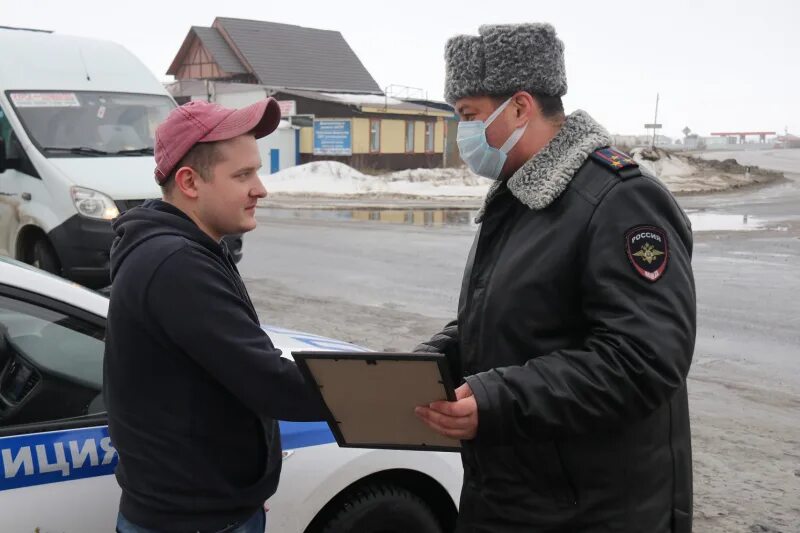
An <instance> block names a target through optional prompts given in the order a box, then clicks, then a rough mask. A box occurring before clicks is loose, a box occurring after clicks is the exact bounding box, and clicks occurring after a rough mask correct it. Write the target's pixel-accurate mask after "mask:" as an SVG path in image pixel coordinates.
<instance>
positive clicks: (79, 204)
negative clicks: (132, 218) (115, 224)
mask: <svg viewBox="0 0 800 533" xmlns="http://www.w3.org/2000/svg"><path fill="white" fill-rule="evenodd" d="M72 202H73V203H74V204H75V209H77V210H78V213H80V214H81V215H83V216H85V217H89V218H96V219H99V220H113V219H115V218H117V217H118V216H119V209H117V206H116V204H114V200H112V199H111V198H109V197H108V196H106V195H105V194H103V193H101V192H97V191H93V190H91V189H84V188H83V187H73V188H72Z"/></svg>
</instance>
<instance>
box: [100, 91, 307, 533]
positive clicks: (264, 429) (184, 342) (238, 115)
mask: <svg viewBox="0 0 800 533" xmlns="http://www.w3.org/2000/svg"><path fill="white" fill-rule="evenodd" d="M279 121H280V110H279V107H278V104H277V102H276V101H275V100H273V99H268V100H264V101H261V102H258V103H256V104H253V105H251V106H249V107H246V108H244V109H240V110H233V109H227V108H224V107H221V106H219V105H216V104H210V103H207V102H190V103H188V104H186V105H183V106H181V107H178V108H177V109H175V110H174V111H172V112H171V113H170V114H169V116H168V117H167V119H166V120H165V121H164V122H163V123H162V124H161V125H160V126H159V127H158V129H157V131H156V148H155V158H156V164H157V167H156V170H155V176H156V180H157V181H158V183H159V185H161V187H162V190H163V200H152V201H149V202H146V203H145V204H144V205H142V206H141V207H137V208H134V209H131V210H130V211H128V212H126V213H125V214H123V215H122V216H121V217H120V218H119V219H118V220H116V221H115V222H114V229H115V231H116V233H117V237H116V239H115V240H114V244H113V246H112V250H111V276H112V290H111V302H110V306H109V313H108V332H107V341H106V355H105V399H106V407H107V409H108V419H109V424H108V425H109V432H110V435H111V439H112V442H113V443H114V446H115V447H116V449H117V452H118V453H119V465H118V466H117V470H116V475H117V480H118V481H119V484H120V486H121V487H122V498H121V501H120V514H119V520H118V524H117V531H119V532H121V533H129V532H130V533H133V532H136V533H140V532H147V533H154V532H189V531H191V532H213V531H226V532H236V533H251V532H258V533H262V532H263V531H264V527H265V511H264V502H265V501H266V500H267V498H269V497H270V496H271V495H272V494H273V493H274V492H275V490H276V488H277V486H278V478H279V476H280V470H281V442H280V433H279V430H278V424H277V422H276V421H275V420H276V419H282V420H299V421H302V420H321V419H322V415H321V406H320V405H318V403H317V401H315V400H314V398H313V396H312V394H311V391H310V390H309V387H308V386H307V385H306V384H305V382H304V381H303V378H302V377H301V375H300V373H299V371H298V370H297V368H296V366H295V365H294V363H293V362H291V361H289V360H287V359H284V358H282V357H281V352H280V350H278V349H276V348H275V347H274V346H273V345H272V342H271V341H270V338H269V337H268V336H267V334H266V333H265V332H264V331H263V330H262V329H261V327H260V326H259V319H258V315H257V314H256V311H255V308H254V307H253V304H252V302H251V301H250V298H249V296H248V294H247V289H246V288H245V286H244V283H243V282H242V279H241V278H240V277H239V273H238V271H237V269H236V266H235V265H234V262H233V260H232V259H231V257H230V254H229V253H228V250H227V248H226V247H225V245H224V243H223V242H222V240H221V239H222V237H223V236H225V235H229V234H233V233H244V232H247V231H250V230H252V229H254V228H255V226H256V218H255V210H256V203H257V202H258V199H259V198H263V197H265V196H266V194H267V191H266V190H265V189H264V186H263V184H262V183H261V180H260V179H259V177H258V170H259V168H260V167H261V161H260V158H259V152H258V148H257V146H256V139H257V138H260V137H264V136H266V135H268V134H269V133H271V132H272V131H273V130H274V129H275V128H276V127H277V126H278V123H279Z"/></svg>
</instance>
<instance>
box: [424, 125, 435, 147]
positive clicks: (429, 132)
mask: <svg viewBox="0 0 800 533" xmlns="http://www.w3.org/2000/svg"><path fill="white" fill-rule="evenodd" d="M435 131H436V127H435V124H434V123H433V122H426V123H425V151H426V152H433V147H434V142H433V140H434V137H433V134H434V132H435Z"/></svg>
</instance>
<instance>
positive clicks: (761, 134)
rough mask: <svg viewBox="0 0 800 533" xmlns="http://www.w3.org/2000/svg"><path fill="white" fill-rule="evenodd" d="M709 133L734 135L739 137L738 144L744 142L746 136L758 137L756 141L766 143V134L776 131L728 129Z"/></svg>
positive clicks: (713, 134)
mask: <svg viewBox="0 0 800 533" xmlns="http://www.w3.org/2000/svg"><path fill="white" fill-rule="evenodd" d="M711 135H712V136H713V137H736V138H738V139H739V144H745V143H746V142H747V138H748V137H758V142H761V143H766V142H767V137H768V136H772V135H777V133H776V132H774V131H728V132H717V133H712V134H711Z"/></svg>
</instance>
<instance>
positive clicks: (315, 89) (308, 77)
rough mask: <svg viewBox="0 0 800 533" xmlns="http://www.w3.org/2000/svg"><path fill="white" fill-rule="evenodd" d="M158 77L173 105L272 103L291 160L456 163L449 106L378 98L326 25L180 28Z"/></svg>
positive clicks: (389, 165)
mask: <svg viewBox="0 0 800 533" xmlns="http://www.w3.org/2000/svg"><path fill="white" fill-rule="evenodd" d="M332 64H335V65H336V68H331V65H332ZM167 74H171V75H173V76H175V79H176V81H175V82H173V83H170V84H168V85H167V88H168V90H169V91H170V93H171V94H172V95H173V96H174V97H175V98H176V100H177V101H178V102H179V103H183V102H186V101H189V100H197V99H203V100H208V101H213V102H218V103H220V104H222V105H227V106H230V107H243V106H245V105H248V104H250V103H253V102H255V101H257V100H259V99H261V98H264V97H266V96H273V97H275V98H276V99H278V101H279V102H280V103H281V111H282V114H283V116H284V118H285V119H286V120H287V121H288V122H289V125H290V126H291V127H292V128H293V129H292V132H293V135H294V136H295V147H294V156H295V157H294V162H295V163H296V164H299V163H307V162H310V161H315V160H323V159H333V160H337V161H341V162H343V163H346V164H348V165H350V166H353V167H355V168H358V169H361V170H368V169H376V170H377V169H392V170H400V169H406V168H419V167H440V166H444V165H452V164H460V160H458V159H457V152H456V153H454V152H453V147H454V146H455V134H456V127H455V115H454V113H453V110H452V108H450V107H449V106H448V105H447V104H445V103H442V102H436V103H434V102H425V101H406V100H399V99H396V98H391V97H388V96H386V95H384V94H383V92H382V91H381V89H380V87H379V86H378V84H377V83H376V82H375V80H374V79H373V78H372V76H371V75H370V74H369V72H368V71H367V70H366V68H365V67H364V65H363V64H362V63H361V61H360V60H359V59H358V57H357V56H356V55H355V53H354V52H353V50H352V49H351V48H350V46H349V45H348V44H347V42H346V41H345V40H344V37H343V36H342V35H341V33H339V32H336V31H329V30H318V29H313V28H303V27H300V26H293V25H288V24H277V23H272V22H261V21H253V20H242V19H229V18H219V17H218V18H217V19H215V20H214V22H213V24H212V25H211V27H209V28H205V27H197V26H195V27H192V28H190V30H189V33H188V34H187V36H186V38H185V39H184V42H183V44H182V45H181V47H180V49H179V51H178V53H177V55H176V56H175V59H174V60H173V62H172V64H171V65H170V67H169V69H168V70H167ZM270 137H271V136H270ZM265 142H266V141H265ZM284 150H285V149H284ZM284 156H285V154H284V153H283V152H281V155H280V156H279V160H280V161H281V165H280V168H285V167H284V166H283V163H282V162H283V161H284V159H285V157H284Z"/></svg>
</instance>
